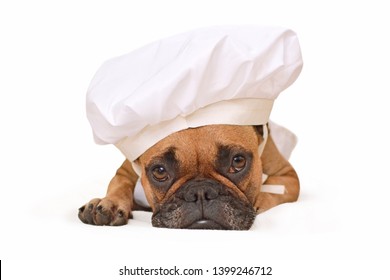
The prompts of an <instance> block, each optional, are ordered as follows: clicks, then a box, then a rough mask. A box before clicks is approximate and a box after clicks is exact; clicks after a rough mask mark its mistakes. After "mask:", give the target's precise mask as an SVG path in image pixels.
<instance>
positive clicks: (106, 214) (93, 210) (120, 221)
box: [78, 198, 132, 226]
mask: <svg viewBox="0 0 390 280" xmlns="http://www.w3.org/2000/svg"><path fill="white" fill-rule="evenodd" d="M78 216H79V219H80V220H81V221H82V222H83V223H85V224H90V225H99V226H102V225H110V226H121V225H125V224H127V221H128V219H129V218H131V217H132V215H131V213H130V211H125V210H123V209H121V208H119V207H118V205H116V204H114V203H113V202H112V201H111V200H109V199H106V198H103V199H98V198H95V199H92V200H91V201H90V202H88V203H87V204H86V205H83V206H81V207H80V208H79V214H78Z"/></svg>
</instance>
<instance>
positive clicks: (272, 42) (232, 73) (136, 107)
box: [87, 26, 302, 161]
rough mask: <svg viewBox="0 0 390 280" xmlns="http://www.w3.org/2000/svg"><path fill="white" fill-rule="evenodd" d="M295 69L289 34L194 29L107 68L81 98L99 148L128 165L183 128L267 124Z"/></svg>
mask: <svg viewBox="0 0 390 280" xmlns="http://www.w3.org/2000/svg"><path fill="white" fill-rule="evenodd" d="M301 68H302V58H301V52H300V47H299V42H298V39H297V36H296V34H295V33H294V32H293V31H291V30H288V29H284V28H276V27H253V26H251V27H213V28H203V29H198V30H195V31H191V32H188V33H184V34H180V35H177V36H173V37H170V38H167V39H163V40H160V41H157V42H154V43H152V44H149V45H147V46H145V47H142V48H140V49H138V50H135V51H133V52H131V53H129V54H126V55H123V56H120V57H117V58H113V59H111V60H108V61H107V62H105V63H104V64H103V65H102V66H101V67H100V69H99V70H98V71H97V73H96V74H95V76H94V78H93V79H92V81H91V84H90V86H89V89H88V92H87V117H88V119H89V121H90V124H91V126H92V129H93V133H94V138H95V141H96V142H97V143H99V144H106V143H111V144H115V145H116V146H117V147H118V148H119V149H120V150H121V151H122V152H123V153H124V154H125V156H126V157H127V158H128V159H129V160H131V161H133V160H135V159H137V158H138V157H139V156H140V155H141V154H142V153H143V152H145V151H146V150H147V149H148V148H150V147H151V146H153V145H154V144H155V143H157V142H158V141H159V140H161V139H163V138H165V137H166V136H168V135H169V134H171V133H173V132H176V131H179V130H183V129H186V128H189V127H199V126H203V125H210V124H235V125H260V124H265V123H267V122H268V120H269V115H270V113H271V109H272V104H273V101H274V100H275V99H276V97H277V96H278V95H279V93H280V92H281V91H283V90H284V89H286V88H287V87H288V86H290V85H291V84H292V83H293V82H294V81H295V80H296V78H297V77H298V75H299V73H300V71H301Z"/></svg>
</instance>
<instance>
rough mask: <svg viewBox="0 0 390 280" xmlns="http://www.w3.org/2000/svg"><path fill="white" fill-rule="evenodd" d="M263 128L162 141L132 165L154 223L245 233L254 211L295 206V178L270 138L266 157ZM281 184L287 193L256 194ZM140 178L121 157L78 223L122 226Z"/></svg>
mask: <svg viewBox="0 0 390 280" xmlns="http://www.w3.org/2000/svg"><path fill="white" fill-rule="evenodd" d="M263 141H264V139H263V126H236V125H208V126H203V127H198V128H189V129H186V130H182V131H179V132H176V133H173V134H171V135H170V136H168V137H166V138H164V139H163V140H161V141H160V142H158V143H157V144H155V145H154V146H152V147H151V148H149V149H148V150H147V151H146V152H145V153H144V154H142V155H141V156H140V157H139V158H138V159H137V160H136V162H135V164H137V165H138V166H139V167H140V168H141V170H142V175H141V182H142V186H143V188H144V191H145V195H146V198H147V200H148V202H149V205H150V206H151V210H152V211H153V216H152V224H153V226H155V227H165V228H192V229H225V230H247V229H249V228H250V227H251V226H252V224H253V222H254V219H255V216H256V214H259V213H261V212H264V211H266V210H268V209H270V208H272V207H274V206H276V205H279V204H281V203H285V202H293V201H296V200H297V198H298V195H299V180H298V176H297V174H296V172H295V170H294V169H293V167H292V166H291V164H290V163H289V162H288V161H287V160H286V159H285V158H284V157H283V156H282V155H281V154H280V152H279V151H278V149H277V147H276V146H275V144H274V142H273V140H272V136H271V135H270V136H269V137H268V139H267V142H266V144H265V148H264V152H263V153H262V154H261V156H259V153H258V148H259V145H260V144H261V143H262V142H263ZM263 173H264V174H266V175H268V178H267V180H266V181H265V182H264V184H270V185H284V186H285V191H284V194H273V193H266V192H261V191H260V189H261V186H262V184H263V182H262V174H263ZM137 180H138V175H137V174H136V172H135V171H134V170H133V167H132V164H131V163H130V162H129V161H128V160H125V162H124V163H123V165H122V166H121V167H120V168H119V169H118V171H117V173H116V175H115V176H114V178H113V179H112V180H111V182H110V184H109V186H108V191H107V195H106V197H104V198H102V199H97V198H96V199H93V200H91V201H90V202H89V203H87V204H86V205H84V206H82V207H81V208H80V209H79V218H80V220H81V221H82V222H84V223H87V224H92V225H111V226H119V225H124V224H127V222H128V219H130V218H132V210H137V209H139V206H138V205H137V204H136V203H135V201H134V198H133V192H134V187H135V184H136V182H137Z"/></svg>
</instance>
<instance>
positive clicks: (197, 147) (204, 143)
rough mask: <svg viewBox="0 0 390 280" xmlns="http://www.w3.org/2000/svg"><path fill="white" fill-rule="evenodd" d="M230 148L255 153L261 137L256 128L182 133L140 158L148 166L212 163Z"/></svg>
mask: <svg viewBox="0 0 390 280" xmlns="http://www.w3.org/2000/svg"><path fill="white" fill-rule="evenodd" d="M229 148H231V149H233V148H242V149H246V150H253V151H256V150H257V149H258V137H257V134H256V131H255V130H254V128H253V127H252V126H233V125H211V126H203V127H199V128H194V129H186V130H183V131H179V132H176V133H173V134H171V135H169V136H168V137H166V138H164V139H163V140H161V141H160V142H158V143H157V144H155V145H154V146H152V147H151V148H149V149H148V150H147V151H146V152H145V153H144V154H143V155H142V156H141V157H140V163H141V164H142V165H144V166H145V165H148V164H150V163H151V162H154V161H164V162H167V163H172V164H173V163H177V162H180V164H181V165H183V164H186V163H188V164H195V163H196V164H199V163H205V162H211V161H214V160H215V158H216V157H217V156H218V155H219V154H221V152H222V151H226V149H229Z"/></svg>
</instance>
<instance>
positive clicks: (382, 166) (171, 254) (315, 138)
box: [0, 0, 390, 279]
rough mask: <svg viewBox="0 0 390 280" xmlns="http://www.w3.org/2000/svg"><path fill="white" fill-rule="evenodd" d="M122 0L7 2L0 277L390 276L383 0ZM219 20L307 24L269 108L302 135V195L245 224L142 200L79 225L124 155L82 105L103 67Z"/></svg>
mask: <svg viewBox="0 0 390 280" xmlns="http://www.w3.org/2000/svg"><path fill="white" fill-rule="evenodd" d="M127 2H128V1H115V2H113V1H110V2H108V1H106V2H103V1H66V2H61V3H56V1H47V2H43V1H25V2H24V3H19V1H12V2H11V1H7V2H5V1H3V2H1V4H0V31H1V40H2V43H1V44H0V61H1V63H0V79H1V82H0V124H1V128H2V133H1V146H0V155H1V156H0V164H1V166H0V167H1V169H0V170H1V174H0V188H1V190H0V192H1V193H0V215H1V231H0V258H1V259H2V260H5V262H4V263H2V265H3V267H2V268H3V269H2V274H3V276H4V278H5V279H27V278H28V277H29V278H30V279H54V278H53V275H55V276H56V277H55V279H77V276H80V275H82V276H89V279H92V278H94V279H116V278H117V277H119V276H117V269H119V268H120V267H121V266H123V265H128V266H131V265H134V266H135V265H145V266H146V265H157V264H158V265H166V266H170V265H174V264H182V266H187V267H189V266H190V267H191V266H196V265H201V266H202V267H205V266H213V265H217V264H220V265H239V264H241V265H242V264H243V263H244V264H246V265H264V264H266V265H272V266H273V267H274V271H275V275H274V276H273V277H272V278H270V279H287V276H288V277H289V279H313V278H314V279H334V278H338V279H341V278H347V277H348V278H347V279H352V278H350V277H357V276H360V277H362V278H364V277H366V278H367V277H369V278H370V279H387V278H388V276H389V271H388V270H387V267H388V263H389V259H390V253H389V252H390V243H389V238H388V236H390V228H389V220H390V219H389V213H390V203H389V182H388V180H387V179H388V178H387V177H388V176H387V175H386V174H388V168H389V166H388V163H387V162H388V160H389V157H390V153H389V143H390V137H389V131H388V129H387V127H388V120H389V119H390V116H389V110H388V104H389V101H388V93H389V92H390V86H389V82H388V69H387V66H388V65H389V63H390V57H389V56H390V53H389V49H390V42H389V40H388V38H387V34H388V26H390V23H389V19H388V13H387V11H388V9H386V6H384V5H382V4H381V3H382V2H380V1H367V3H366V2H363V1H359V2H351V1H327V2H323V3H317V2H313V3H311V2H309V1H272V2H270V1H267V2H262V1H246V0H242V1H213V2H212V3H211V2H210V1H196V2H193V4H189V3H188V2H187V1H156V2H153V3H152V2H149V1H145V2H144V4H137V5H135V4H134V6H133V5H132V4H127ZM184 2H185V3H184ZM218 23H224V24H225V23H227V24H229V23H259V24H262V23H264V24H280V25H284V26H287V27H290V28H292V29H294V30H296V31H297V33H298V36H299V38H300V43H301V47H302V53H303V58H304V61H305V65H304V68H303V71H302V74H301V76H300V77H299V79H298V80H297V82H296V83H295V84H294V85H293V86H292V87H291V88H289V89H288V91H289V92H288V93H287V92H286V94H283V95H281V96H280V97H279V98H278V100H277V102H276V104H275V106H274V109H273V112H272V115H271V119H272V120H274V121H276V122H277V123H279V124H282V125H284V126H286V127H288V128H290V129H291V130H292V131H294V133H296V135H297V136H298V139H299V142H298V145H297V147H296V149H295V150H294V152H293V154H292V158H291V162H292V163H293V164H294V166H295V167H296V169H297V171H298V173H299V175H300V179H301V183H302V194H301V197H300V200H299V202H297V203H295V204H289V205H282V206H279V207H278V208H275V209H272V210H270V211H269V212H267V213H265V214H263V215H260V216H258V218H257V220H256V223H255V225H254V227H253V229H252V230H250V231H248V232H226V231H187V230H166V229H156V228H152V227H151V226H150V224H149V217H148V215H145V214H143V213H136V215H135V220H133V221H131V222H130V224H129V225H127V226H124V227H118V228H109V227H93V226H87V225H84V224H82V223H80V222H79V221H78V219H77V208H78V207H79V206H80V205H81V204H83V203H84V202H86V201H87V200H89V199H90V198H92V197H98V196H102V195H104V193H105V190H106V185H107V183H108V181H109V180H110V179H111V176H112V175H113V174H114V172H115V170H116V168H117V167H118V166H119V165H120V163H121V162H122V159H123V158H122V155H121V154H120V153H119V152H118V151H117V149H116V148H114V147H108V146H107V147H102V146H97V145H95V144H94V143H93V140H92V133H91V131H90V127H89V124H88V122H87V120H86V117H85V92H86V89H87V86H88V83H89V81H90V79H91V78H92V75H93V74H94V72H95V70H96V69H97V67H98V66H99V65H100V63H101V62H102V61H103V60H104V59H106V58H107V57H111V56H115V55H118V54H122V53H125V52H126V51H128V50H129V49H131V48H133V47H134V46H136V47H138V46H141V45H143V44H144V43H145V42H149V41H151V40H153V39H157V38H160V37H163V36H167V35H171V34H174V33H177V32H180V31H185V30H188V29H192V28H195V27H199V26H206V25H214V24H218ZM106 259H109V260H110V261H106ZM68 265H69V266H68ZM72 268H74V269H72ZM3 270H4V271H3ZM75 271H78V272H77V273H76V272H75ZM72 275H73V278H72V277H70V276H72ZM74 275H77V276H76V277H75V276H74ZM284 276H285V277H284ZM178 279H184V278H182V277H178ZM194 279H195V278H194ZM204 279H206V278H204ZM238 279H244V278H238ZM250 279H255V278H250Z"/></svg>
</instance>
